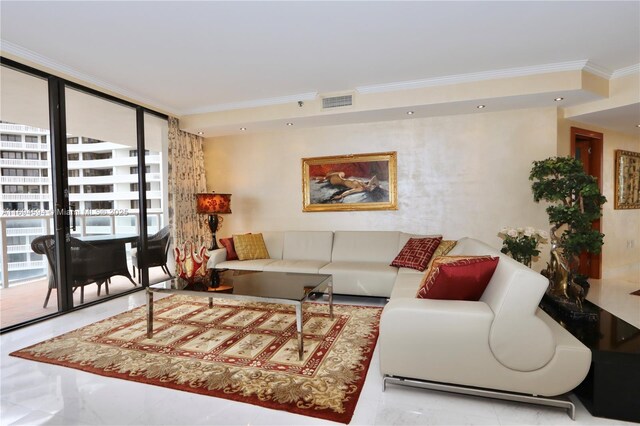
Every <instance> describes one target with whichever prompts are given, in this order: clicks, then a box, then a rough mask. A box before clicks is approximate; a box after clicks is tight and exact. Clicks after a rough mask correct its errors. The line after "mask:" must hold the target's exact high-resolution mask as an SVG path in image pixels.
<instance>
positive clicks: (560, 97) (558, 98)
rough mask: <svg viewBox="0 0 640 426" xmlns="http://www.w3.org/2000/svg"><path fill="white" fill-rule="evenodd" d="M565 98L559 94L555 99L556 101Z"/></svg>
mask: <svg viewBox="0 0 640 426" xmlns="http://www.w3.org/2000/svg"><path fill="white" fill-rule="evenodd" d="M563 99H564V98H563V97H562V96H558V97H557V98H555V99H554V101H556V102H560V101H561V100H563Z"/></svg>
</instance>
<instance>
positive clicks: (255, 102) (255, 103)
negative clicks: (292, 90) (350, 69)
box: [183, 92, 318, 115]
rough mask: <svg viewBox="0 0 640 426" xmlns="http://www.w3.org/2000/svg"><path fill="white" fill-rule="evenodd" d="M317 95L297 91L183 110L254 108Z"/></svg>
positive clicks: (186, 113)
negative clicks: (293, 93)
mask: <svg viewBox="0 0 640 426" xmlns="http://www.w3.org/2000/svg"><path fill="white" fill-rule="evenodd" d="M317 97H318V92H307V93H298V94H297V95H286V96H278V97H275V98H262V99H251V100H248V101H240V102H230V103H227V104H213V105H207V106H203V107H198V108H193V109H190V110H186V111H184V112H183V114H184V115H192V114H206V113H208V112H220V111H230V110H234V109H245V108H256V107H262V106H271V105H282V104H286V103H289V102H298V101H312V100H314V99H316V98H317Z"/></svg>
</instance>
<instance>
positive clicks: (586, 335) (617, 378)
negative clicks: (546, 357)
mask: <svg viewBox="0 0 640 426" xmlns="http://www.w3.org/2000/svg"><path fill="white" fill-rule="evenodd" d="M584 303H585V304H589V305H591V306H593V307H594V308H595V310H596V311H598V319H597V320H596V321H575V320H574V321H571V320H568V319H566V318H563V316H562V313H561V312H559V311H557V310H555V309H554V306H553V305H552V304H550V303H549V301H547V300H545V298H543V299H542V302H541V303H540V307H541V308H542V309H543V310H544V311H545V312H547V313H548V314H549V315H550V316H551V317H552V318H553V319H554V320H556V321H557V322H558V323H559V324H560V325H562V326H563V327H564V328H565V329H567V330H568V331H569V332H570V333H571V334H573V335H574V336H575V337H576V338H577V339H578V340H580V341H581V342H582V343H583V344H584V345H585V346H587V347H588V348H589V349H591V353H592V359H591V368H590V369H589V373H588V374H587V377H586V378H585V379H584V381H583V382H582V383H581V384H580V385H579V386H578V387H577V388H575V389H574V390H573V393H574V394H575V395H576V396H577V397H578V398H579V399H580V401H581V402H582V403H583V404H584V406H585V407H586V409H587V410H589V412H590V413H591V414H592V415H593V416H596V417H606V418H611V419H617V420H626V421H631V422H640V409H639V408H638V401H640V329H638V328H637V327H634V326H633V325H631V324H629V323H627V322H625V321H623V320H621V319H620V318H618V317H616V316H615V315H613V314H611V313H610V312H608V311H606V310H604V309H602V308H599V307H597V306H596V305H593V304H592V303H591V302H588V301H585V302H584Z"/></svg>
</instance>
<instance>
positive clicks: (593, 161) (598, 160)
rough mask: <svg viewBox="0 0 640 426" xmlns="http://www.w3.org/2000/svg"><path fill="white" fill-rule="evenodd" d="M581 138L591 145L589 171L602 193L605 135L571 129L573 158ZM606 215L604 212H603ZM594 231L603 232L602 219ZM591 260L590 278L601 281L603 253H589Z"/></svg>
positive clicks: (594, 226) (597, 222)
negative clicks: (578, 140)
mask: <svg viewBox="0 0 640 426" xmlns="http://www.w3.org/2000/svg"><path fill="white" fill-rule="evenodd" d="M579 138H584V139H589V142H590V144H591V149H592V152H591V155H589V170H590V171H591V175H592V176H594V177H595V178H596V179H597V181H598V188H599V189H600V193H602V165H603V161H602V160H603V146H604V135H603V134H602V133H600V132H595V131H593V130H587V129H581V128H579V127H573V126H572V127H571V137H570V140H571V157H573V158H575V155H576V141H577V139H579ZM603 214H604V212H603ZM593 229H595V230H597V231H598V232H602V217H600V219H598V220H595V221H594V222H593ZM588 256H589V259H590V268H589V278H596V279H600V278H601V277H602V252H600V253H598V254H594V253H588Z"/></svg>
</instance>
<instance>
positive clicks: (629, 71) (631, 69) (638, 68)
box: [611, 64, 640, 78]
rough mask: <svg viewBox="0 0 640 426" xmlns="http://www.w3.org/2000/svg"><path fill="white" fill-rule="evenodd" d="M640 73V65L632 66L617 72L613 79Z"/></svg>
mask: <svg viewBox="0 0 640 426" xmlns="http://www.w3.org/2000/svg"><path fill="white" fill-rule="evenodd" d="M638 73H640V64H635V65H630V66H628V67H624V68H620V69H618V70H615V71H614V72H613V73H612V74H611V78H619V77H624V76H625V75H631V74H638Z"/></svg>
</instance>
